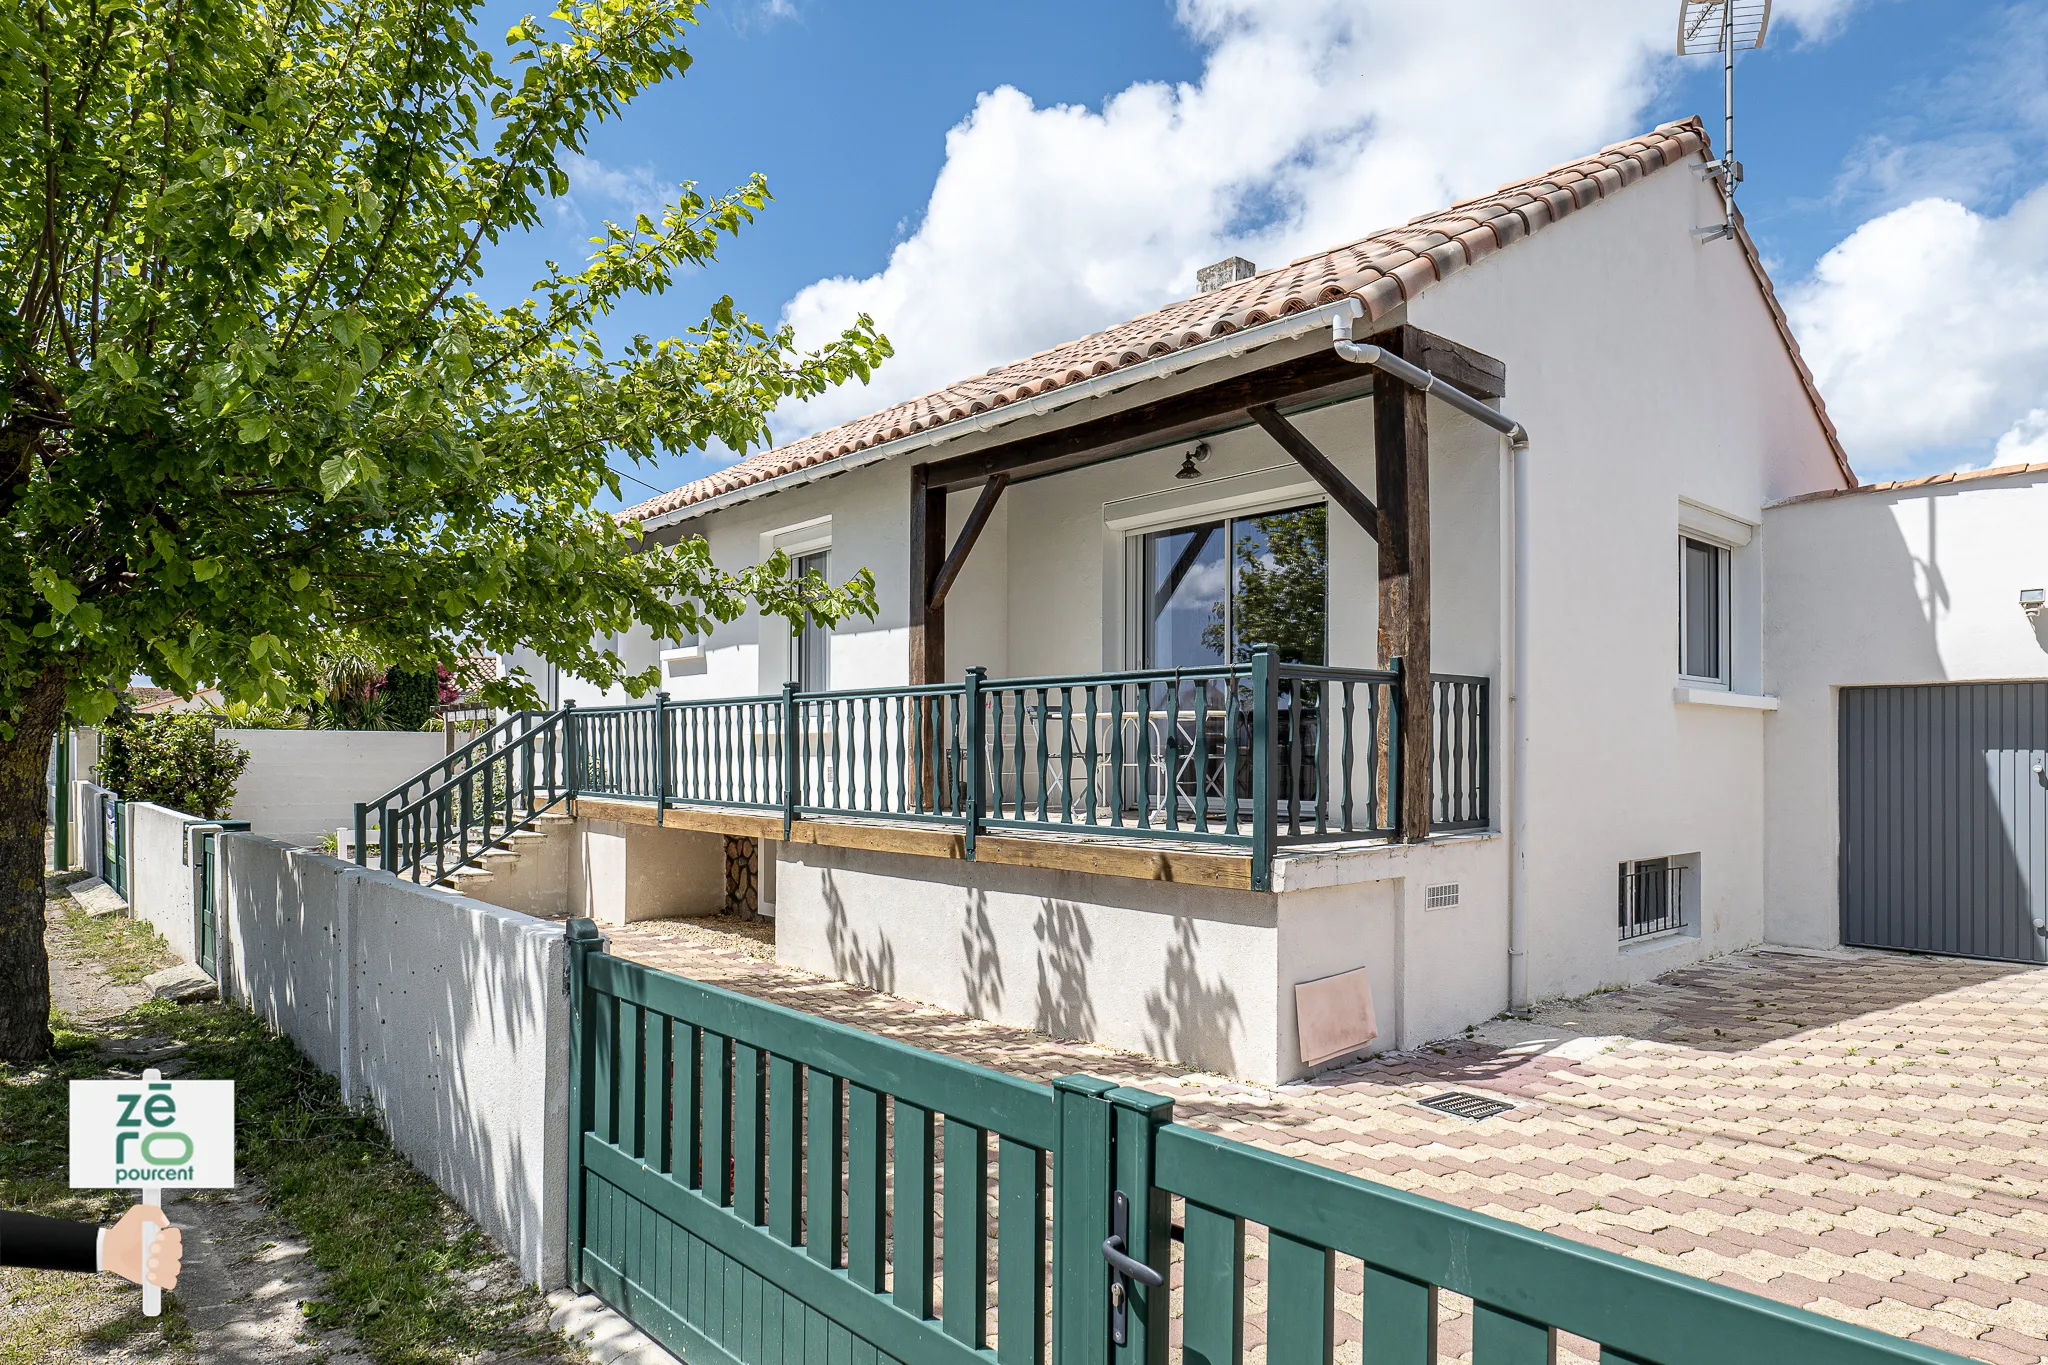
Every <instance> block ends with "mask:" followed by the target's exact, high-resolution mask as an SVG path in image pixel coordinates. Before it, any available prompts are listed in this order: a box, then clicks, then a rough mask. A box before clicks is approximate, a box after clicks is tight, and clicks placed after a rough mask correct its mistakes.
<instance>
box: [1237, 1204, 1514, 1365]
mask: <svg viewBox="0 0 2048 1365" xmlns="http://www.w3.org/2000/svg"><path fill="white" fill-rule="evenodd" d="M1266 1263H1267V1271H1266V1359H1267V1360H1268V1361H1269V1362H1271V1365H1309V1363H1310V1362H1314V1363H1315V1365H1328V1361H1329V1360H1330V1355H1331V1350H1332V1348H1333V1346H1334V1345H1335V1343H1336V1328H1337V1257H1336V1254H1335V1253H1334V1252H1331V1251H1329V1250H1327V1249H1325V1248H1323V1247H1319V1246H1317V1245H1315V1244H1314V1243H1313V1242H1304V1241H1301V1240H1299V1239H1298V1238H1294V1237H1290V1236H1289V1235H1288V1234H1286V1233H1284V1232H1281V1231H1279V1230H1278V1229H1277V1228H1276V1229H1272V1230H1269V1231H1268V1232H1267V1234H1266ZM1474 1357H1475V1360H1478V1361H1484V1359H1485V1358H1484V1357H1483V1356H1479V1355H1478V1353H1477V1352H1476V1351H1475V1352H1474Z"/></svg>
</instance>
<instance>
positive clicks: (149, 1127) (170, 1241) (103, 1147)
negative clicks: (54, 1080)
mask: <svg viewBox="0 0 2048 1365" xmlns="http://www.w3.org/2000/svg"><path fill="white" fill-rule="evenodd" d="M234 1183H235V1083H234V1082H233V1081H167V1080H164V1079H163V1078H162V1076H161V1075H160V1074H159V1073H158V1072H157V1071H156V1069H155V1068H154V1067H152V1068H151V1069H150V1070H148V1071H145V1072H143V1073H142V1079H141V1080H140V1081H73V1082H72V1083H71V1187H72V1188H73V1189H81V1190H82V1189H110V1188H134V1189H138V1190H139V1191H140V1192H141V1195H142V1199H141V1202H140V1204H139V1205H138V1206H137V1207H135V1208H132V1209H130V1210H128V1212H127V1213H125V1214H123V1215H122V1217H121V1221H120V1222H119V1223H117V1224H116V1225H115V1226H114V1227H112V1228H110V1229H108V1230H107V1233H106V1236H105V1240H104V1242H103V1243H102V1246H101V1255H102V1260H103V1263H104V1265H105V1268H106V1269H108V1270H111V1271H114V1272H115V1273H116V1274H119V1275H124V1276H126V1277H127V1278H128V1279H131V1280H133V1281H135V1282H136V1283H137V1284H139V1285H141V1286H142V1311H143V1312H144V1313H145V1314H147V1315H148V1316H150V1317H155V1316H156V1315H157V1313H158V1312H159V1311H160V1309H159V1303H160V1298H161V1296H160V1293H159V1291H160V1290H161V1289H168V1288H171V1287H173V1286H175V1285H176V1284H177V1281H178V1267H179V1264H180V1263H181V1262H182V1260H183V1259H184V1241H183V1238H182V1236H181V1234H180V1233H179V1232H178V1230H177V1229H176V1228H174V1227H171V1226H170V1220H169V1219H167V1218H165V1217H164V1212H163V1210H162V1209H161V1208H159V1207H158V1206H157V1205H158V1193H157V1192H158V1190H160V1189H162V1188H163V1187H165V1186H169V1187H171V1188H173V1189H227V1188H230V1187H232V1186H233V1185H234Z"/></svg>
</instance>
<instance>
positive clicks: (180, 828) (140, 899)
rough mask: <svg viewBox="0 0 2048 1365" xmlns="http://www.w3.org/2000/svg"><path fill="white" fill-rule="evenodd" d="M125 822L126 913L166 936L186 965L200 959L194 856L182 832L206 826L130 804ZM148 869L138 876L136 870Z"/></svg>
mask: <svg viewBox="0 0 2048 1365" xmlns="http://www.w3.org/2000/svg"><path fill="white" fill-rule="evenodd" d="M124 811H125V813H126V815H127V819H128V913H129V914H131V915H133V916H134V917H135V918H136V919H139V920H142V921H143V922H145V923H147V924H148V925H149V926H150V927H151V928H153V929H155V930H156V931H157V932H158V933H159V934H162V935H163V936H164V939H165V941H166V942H168V943H169V944H170V945H171V948H172V950H173V951H174V952H176V953H177V954H178V956H179V957H182V958H184V959H185V960H186V961H187V962H196V961H197V960H198V958H199V945H198V943H197V942H196V941H195V935H194V933H193V926H192V898H193V891H194V889H195V883H194V882H193V878H192V852H191V846H190V843H189V841H188V837H187V835H186V831H187V830H189V829H191V828H192V827H193V826H194V825H204V824H208V823H209V822H208V821H206V820H202V819H201V818H200V817H198V816H196V815H187V814H185V813H184V812H183V811H175V810H171V809H170V808H169V807H166V806H155V805H151V804H149V803H148V802H146V801H134V802H130V803H129V804H128V805H127V806H126V807H124ZM138 868H141V869H146V871H144V873H143V875H141V876H137V875H136V869H138Z"/></svg>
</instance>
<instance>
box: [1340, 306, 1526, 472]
mask: <svg viewBox="0 0 2048 1365" xmlns="http://www.w3.org/2000/svg"><path fill="white" fill-rule="evenodd" d="M1356 316H1358V314H1356V313H1352V314H1348V315H1344V316H1339V317H1334V318H1331V319H1330V345H1331V347H1332V348H1334V349H1335V350H1336V352H1337V354H1338V355H1341V356H1343V357H1344V358H1345V359H1346V360H1348V361H1351V362H1352V363H1353V364H1355V365H1370V366H1372V367H1373V368H1374V369H1376V370H1383V371H1385V372H1386V373H1387V374H1390V375H1392V376H1393V377H1394V378H1396V379H1398V380H1400V381H1401V382H1402V383H1403V384H1406V385H1408V386H1409V387H1410V388H1415V389H1420V390H1421V391H1422V392H1424V393H1427V394H1431V395H1434V396H1435V397H1436V398H1437V399H1438V400H1439V401H1440V402H1444V403H1448V404H1450V405H1451V406H1452V407H1454V408H1456V409H1457V410H1458V411H1459V412H1462V413H1464V414H1465V415H1466V416H1467V417H1475V418H1477V419H1478V420H1480V421H1481V422H1484V423H1485V424H1486V425H1487V426H1490V427H1492V428H1493V429H1494V430H1495V431H1497V432H1499V433H1500V434H1501V435H1503V436H1505V437H1507V438H1508V443H1509V444H1510V445H1512V446H1514V448H1515V449H1517V450H1520V449H1521V448H1522V447H1523V446H1525V445H1527V444H1529V433H1528V432H1526V431H1524V430H1522V424H1521V423H1520V422H1517V421H1516V420H1515V419H1514V418H1512V417H1509V416H1508V415H1507V414H1506V413H1502V412H1495V411H1494V410H1493V409H1492V408H1489V407H1488V406H1486V404H1484V403H1482V402H1480V401H1479V400H1478V399H1477V398H1474V397H1473V396H1472V395H1471V394H1469V393H1466V392H1465V391H1464V390H1463V389H1461V388H1459V387H1457V386H1456V385H1454V384H1452V383H1450V382H1449V381H1448V380H1444V379H1440V378H1438V377H1437V376H1436V375H1433V374H1431V373H1430V372H1429V371H1428V370H1425V369H1423V368H1422V367H1421V366H1420V365H1411V364H1409V363H1408V362H1407V361H1405V360H1403V359H1401V357H1400V356H1397V355H1395V354H1394V353H1393V352H1392V351H1389V350H1387V349H1385V348H1384V347H1381V346H1371V345H1367V344H1365V343H1363V342H1357V341H1353V340H1352V339H1351V319H1352V318H1354V317H1356Z"/></svg>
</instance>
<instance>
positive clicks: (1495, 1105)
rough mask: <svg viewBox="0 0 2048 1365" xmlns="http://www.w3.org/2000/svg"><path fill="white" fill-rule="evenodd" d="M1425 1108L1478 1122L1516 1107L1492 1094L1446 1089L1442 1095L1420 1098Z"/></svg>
mask: <svg viewBox="0 0 2048 1365" xmlns="http://www.w3.org/2000/svg"><path fill="white" fill-rule="evenodd" d="M1417 1103H1418V1104H1420V1105H1421V1106H1422V1107H1423V1108H1424V1109H1434V1110H1436V1112H1437V1113H1439V1114H1449V1115H1450V1116H1451V1117H1452V1118H1454V1119H1470V1120H1471V1121H1472V1122H1474V1123H1477V1122H1479V1121H1480V1120H1481V1119H1490V1118H1492V1117H1494V1115H1496V1114H1505V1113H1507V1112H1508V1110H1510V1109H1512V1108H1514V1107H1515V1106H1513V1105H1512V1104H1509V1103H1508V1102H1507V1101H1506V1100H1497V1099H1494V1098H1493V1097H1492V1096H1490V1095H1473V1094H1468V1093H1466V1092H1465V1091H1463V1090H1446V1091H1445V1092H1444V1093H1443V1094H1441V1095H1431V1096H1430V1097H1429V1098H1428V1099H1426V1100H1418V1101H1417Z"/></svg>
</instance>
